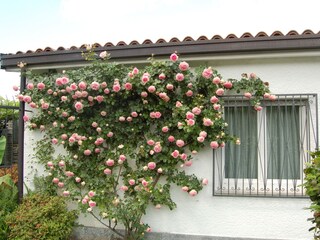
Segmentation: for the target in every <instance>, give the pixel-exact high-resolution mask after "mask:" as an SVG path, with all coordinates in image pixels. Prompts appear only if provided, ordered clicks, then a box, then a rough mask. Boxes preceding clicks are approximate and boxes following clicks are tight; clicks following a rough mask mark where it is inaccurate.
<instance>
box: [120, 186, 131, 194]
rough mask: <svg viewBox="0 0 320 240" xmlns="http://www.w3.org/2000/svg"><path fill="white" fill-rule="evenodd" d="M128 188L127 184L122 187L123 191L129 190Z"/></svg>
mask: <svg viewBox="0 0 320 240" xmlns="http://www.w3.org/2000/svg"><path fill="white" fill-rule="evenodd" d="M128 189H129V188H128V187H127V186H125V185H123V186H121V187H120V190H121V191H124V192H125V191H128Z"/></svg>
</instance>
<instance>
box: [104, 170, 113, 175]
mask: <svg viewBox="0 0 320 240" xmlns="http://www.w3.org/2000/svg"><path fill="white" fill-rule="evenodd" d="M103 173H104V174H106V175H110V174H111V170H110V169H109V168H106V169H105V170H103Z"/></svg>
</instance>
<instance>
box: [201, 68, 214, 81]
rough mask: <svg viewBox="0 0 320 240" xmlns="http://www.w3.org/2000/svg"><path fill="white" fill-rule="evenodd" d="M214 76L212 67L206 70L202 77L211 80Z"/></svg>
mask: <svg viewBox="0 0 320 240" xmlns="http://www.w3.org/2000/svg"><path fill="white" fill-rule="evenodd" d="M212 74H213V71H212V69H211V67H209V68H206V69H204V70H203V72H202V77H204V78H206V79H209V78H211V77H212Z"/></svg>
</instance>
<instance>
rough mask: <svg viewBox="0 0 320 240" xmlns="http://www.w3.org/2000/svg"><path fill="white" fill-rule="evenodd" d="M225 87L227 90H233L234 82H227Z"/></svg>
mask: <svg viewBox="0 0 320 240" xmlns="http://www.w3.org/2000/svg"><path fill="white" fill-rule="evenodd" d="M223 86H224V87H225V88H227V89H230V88H232V82H229V81H227V82H225V83H224V84H223Z"/></svg>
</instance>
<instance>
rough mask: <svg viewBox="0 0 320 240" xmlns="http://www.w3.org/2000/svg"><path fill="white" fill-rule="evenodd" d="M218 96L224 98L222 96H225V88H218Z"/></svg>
mask: <svg viewBox="0 0 320 240" xmlns="http://www.w3.org/2000/svg"><path fill="white" fill-rule="evenodd" d="M216 94H217V95H218V96H222V95H223V94H224V90H223V88H218V89H217V91H216Z"/></svg>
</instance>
